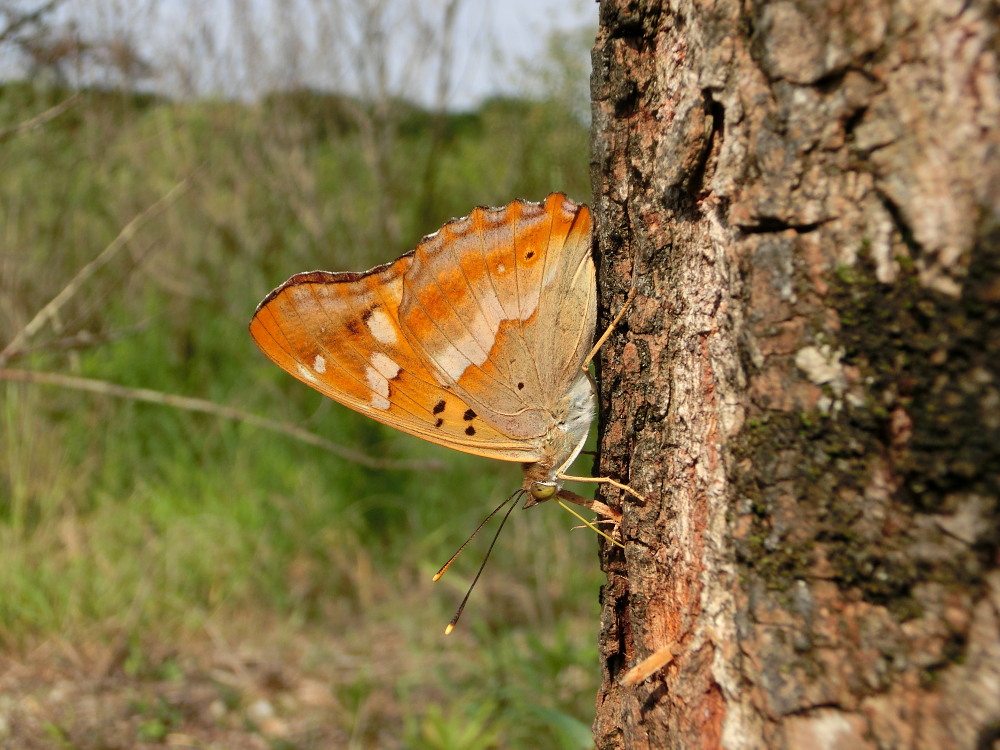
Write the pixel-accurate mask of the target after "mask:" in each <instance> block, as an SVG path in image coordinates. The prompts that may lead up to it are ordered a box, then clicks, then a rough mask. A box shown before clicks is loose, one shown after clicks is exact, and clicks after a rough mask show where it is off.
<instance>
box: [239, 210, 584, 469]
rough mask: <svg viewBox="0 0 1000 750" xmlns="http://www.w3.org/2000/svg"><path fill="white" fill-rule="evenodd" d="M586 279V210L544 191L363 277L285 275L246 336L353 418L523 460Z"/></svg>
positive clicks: (572, 338)
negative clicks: (541, 198)
mask: <svg viewBox="0 0 1000 750" xmlns="http://www.w3.org/2000/svg"><path fill="white" fill-rule="evenodd" d="M593 274H594V270H593V261H592V260H591V258H590V214H589V211H588V210H587V208H586V206H577V205H576V204H573V203H571V202H570V201H568V200H567V199H566V198H565V196H562V195H560V194H553V195H552V196H549V198H548V199H547V200H546V202H545V204H544V205H537V204H530V203H525V202H522V201H515V202H514V203H512V204H510V205H509V206H507V207H505V208H502V209H482V208H480V209H476V210H475V211H473V212H472V213H471V214H470V215H469V216H468V217H465V218H464V219H458V220H455V221H452V222H449V223H448V224H446V225H445V226H444V227H442V229H441V230H440V231H439V232H437V233H435V234H433V235H430V236H428V237H426V238H424V240H423V241H422V242H421V244H420V245H419V246H418V247H417V249H416V250H415V251H413V252H410V253H407V254H406V255H404V256H402V257H401V258H399V259H397V260H396V261H393V262H392V263H389V264H386V265H383V266H378V267H376V268H373V269H371V270H369V271H366V272H364V273H329V272H325V271H314V272H311V273H303V274H298V275H296V276H293V277H292V278H290V279H289V280H288V281H287V282H285V283H284V284H282V285H281V286H280V287H278V288H277V289H275V290H274V291H273V292H271V294H269V295H268V296H267V297H266V298H265V299H264V301H263V302H261V304H260V305H259V306H258V308H257V312H256V313H255V315H254V317H253V320H252V321H251V323H250V333H251V335H252V336H253V338H254V340H255V341H256V342H257V345H258V346H259V347H260V348H261V349H262V350H263V351H264V353H265V354H267V355H268V356H269V357H270V358H271V359H272V360H273V361H274V362H275V363H276V364H277V365H279V366H280V367H281V368H282V369H284V370H286V371H287V372H289V373H290V374H292V375H294V376H295V377H297V378H298V379H299V380H301V381H303V382H304V383H306V384H307V385H310V386H312V387H313V388H315V389H316V390H318V391H320V392H321V393H324V394H325V395H327V396H329V397H330V398H332V399H334V400H335V401H338V402H340V403H342V404H344V405H345V406H348V407H350V408H352V409H355V410H356V411H359V412H361V413H362V414H365V415H367V416H369V417H372V418H373V419H376V420H378V421H380V422H383V423H384V424H387V425H389V426H391V427H394V428H396V429H398V430H401V431H403V432H407V433H409V434H412V435H415V436H417V437H420V438H423V439H425V440H429V441H431V442H434V443H438V444H441V445H445V446H447V447H449V448H454V449H456V450H460V451H464V452H467V453H474V454H477V455H481V456H486V457H490V458H497V459H501V460H506V461H521V462H533V461H537V460H538V459H539V458H540V456H541V455H542V448H541V446H540V440H541V438H542V437H543V436H545V435H546V434H547V432H548V431H549V429H551V426H552V416H551V411H550V409H549V408H548V407H549V406H550V404H549V403H547V402H549V401H553V402H554V400H557V399H559V398H560V397H562V396H563V395H564V394H565V392H566V390H568V388H569V387H570V384H571V383H572V381H573V378H575V377H576V376H577V374H578V372H579V368H580V367H581V366H582V365H583V364H584V361H583V360H584V359H585V358H586V354H587V352H588V351H589V347H590V344H591V341H592V339H593V333H594V326H595V320H596V291H595V289H594V279H593ZM581 352H582V354H581ZM560 389H561V390H560ZM546 394H551V396H547V395H546Z"/></svg>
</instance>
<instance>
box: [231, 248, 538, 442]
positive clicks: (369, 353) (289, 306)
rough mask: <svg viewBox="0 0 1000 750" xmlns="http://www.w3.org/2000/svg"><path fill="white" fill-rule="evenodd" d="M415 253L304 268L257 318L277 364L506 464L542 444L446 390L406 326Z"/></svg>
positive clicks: (405, 425)
mask: <svg viewBox="0 0 1000 750" xmlns="http://www.w3.org/2000/svg"><path fill="white" fill-rule="evenodd" d="M411 260H412V256H411V255H404V256H403V257H402V258H400V259H399V260H397V261H395V262H394V263H392V264H389V265H387V266H381V267H379V268H377V269H373V270H372V271H370V272H368V273H366V274H353V273H327V272H324V271H315V272H312V273H306V274H298V275H296V276H293V277H292V278H291V279H289V280H288V281H287V282H285V283H284V284H283V285H282V286H280V287H279V288H278V289H276V290H274V291H273V292H272V293H271V294H270V295H268V297H267V298H266V299H265V300H264V301H263V302H262V303H261V304H260V306H259V307H258V309H257V312H256V314H255V315H254V317H253V320H252V321H251V324H250V333H251V335H252V336H253V338H254V340H255V341H256V342H257V345H258V346H259V347H260V348H261V349H262V350H263V351H264V353H265V354H267V355H268V356H269V357H270V358H271V359H272V360H273V361H274V362H275V363H276V364H277V365H278V366H280V367H281V368H282V369H284V370H286V371H287V372H289V373H290V374H292V375H294V376H295V377H297V378H298V379H299V380H301V381H302V382H304V383H306V384H307V385H310V386H312V387H313V388H315V389H316V390H318V391H320V392H321V393H323V394H324V395H326V396H329V397H330V398H332V399H334V400H335V401H338V402H340V403H342V404H344V405H345V406H348V407H350V408H352V409H355V410H356V411H359V412H361V413H363V414H365V415H367V416H369V417H372V418H373V419H376V420H378V421H380V422H383V423H385V424H388V425H389V426H391V427H394V428H396V429H398V430H402V431H403V432H408V433H410V434H412V435H416V436H417V437H421V438H423V439H425V440H429V441H431V442H435V443H440V444H442V445H446V446H448V447H450V448H455V449H456V450H461V451H464V452H467V453H475V454H478V455H482V456H487V457H490V458H498V459H501V460H507V461H532V460H535V457H536V455H537V452H536V450H535V448H534V446H531V445H526V444H523V443H518V442H517V441H514V440H512V439H511V438H510V437H509V436H506V435H503V434H502V433H500V432H498V431H497V430H496V429H494V428H492V427H490V426H489V425H487V424H483V423H482V422H481V421H479V422H477V423H476V424H475V425H473V424H470V421H471V420H468V419H466V418H465V417H466V415H467V414H468V412H469V408H470V407H469V406H468V404H465V403H464V402H463V401H462V399H461V398H460V397H459V396H457V395H456V394H455V393H453V392H450V391H447V390H445V389H444V388H442V387H441V386H440V385H438V383H437V379H436V375H435V374H433V373H431V372H430V371H428V370H427V367H426V365H425V364H424V361H423V359H422V358H421V357H419V356H417V355H416V354H415V353H414V351H413V349H412V347H411V346H410V344H409V342H408V341H407V340H406V338H405V336H403V335H402V332H401V331H400V330H399V324H398V319H397V315H398V305H399V298H400V296H401V294H402V277H403V274H404V273H405V272H406V269H407V268H408V266H409V264H410V262H411Z"/></svg>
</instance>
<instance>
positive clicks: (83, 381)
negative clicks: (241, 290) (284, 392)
mask: <svg viewBox="0 0 1000 750" xmlns="http://www.w3.org/2000/svg"><path fill="white" fill-rule="evenodd" d="M0 380H8V381H12V382H19V383H36V384H40V385H56V386H60V387H62V388H73V389H75V390H78V391H87V392H88V393H96V394H99V395H102V396H113V397H115V398H124V399H128V400H130V401H144V402H146V403H149V404H160V405H161V406H171V407H173V408H175V409H184V410H185V411H193V412H201V413H202V414H211V415H212V416H215V417H222V418H223V419H231V420H234V421H237V422H243V423H245V424H249V425H253V426H254V427H261V428H263V429H265V430H271V431H272V432H279V433H281V434H283V435H288V436H289V437H292V438H295V439H296V440H300V441H301V442H303V443H308V444H309V445H314V446H316V447H317V448H322V449H323V450H325V451H329V452H330V453H333V454H335V455H337V456H340V457H341V458H344V459H346V460H348V461H353V462H354V463H358V464H361V465H362V466H367V467H369V468H372V469H392V470H406V471H427V470H430V471H440V470H441V468H442V465H441V463H440V462H438V461H433V460H393V459H381V458H372V457H371V456H368V455H366V454H364V453H361V452H360V451H356V450H352V449H351V448H345V447H344V446H342V445H337V444H336V443H334V442H331V441H329V440H327V439H326V438H322V437H320V436H319V435H316V434H315V433H312V432H309V431H308V430H303V429H302V428H301V427H297V426H296V425H294V424H291V423H288V422H279V421H278V420H275V419H268V418H267V417H261V416H259V415H257V414H251V413H250V412H246V411H243V410H242V409H236V408H234V407H231V406H220V405H219V404H216V403H213V402H212V401H206V400H204V399H200V398H191V397H190V396H177V395H175V394H172V393H163V392H161V391H154V390H151V389H149V388H131V387H128V386H124V385H117V384H116V383H108V382H106V381H104V380H94V379H92V378H81V377H77V376H74V375H61V374H59V373H54V372H32V371H30V370H0Z"/></svg>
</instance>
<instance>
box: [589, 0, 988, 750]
mask: <svg viewBox="0 0 1000 750" xmlns="http://www.w3.org/2000/svg"><path fill="white" fill-rule="evenodd" d="M998 37H1000V33H998V21H997V12H996V6H994V5H992V4H991V3H989V2H987V1H986V0H969V1H968V2H961V1H959V0H910V1H909V2H906V1H904V0H900V2H894V3H893V2H888V0H843V1H842V2H839V3H833V4H827V3H824V2H818V1H816V0H782V1H778V2H764V0H759V1H758V2H744V3H739V2H734V1H733V0H718V2H714V3H705V2H694V1H693V0H672V2H653V1H648V2H636V0H631V1H629V0H615V1H612V0H603V1H602V2H601V28H600V31H599V33H598V39H597V45H596V48H595V51H594V77H593V82H592V85H593V98H594V135H593V164H592V171H593V182H594V191H595V206H594V208H595V216H596V224H597V226H598V243H599V251H600V259H601V260H600V269H599V274H600V290H601V291H600V294H601V303H602V306H603V309H604V311H605V314H607V313H608V312H609V311H613V310H616V309H618V308H619V307H620V306H621V304H622V301H623V300H624V298H625V295H626V294H627V292H628V290H629V288H630V286H631V285H633V284H634V285H635V286H636V288H637V291H638V294H637V297H636V300H635V302H634V304H633V306H632V307H631V308H630V309H629V312H628V314H627V316H626V318H625V321H626V325H625V326H622V327H621V328H620V329H619V331H618V333H617V334H616V335H615V336H614V337H613V338H612V339H611V341H610V342H609V343H608V344H607V345H606V346H605V348H604V350H603V351H602V354H601V362H600V365H601V390H602V393H601V398H602V403H603V404H605V405H606V411H605V412H603V413H602V414H601V419H602V438H601V444H600V450H601V454H600V461H599V473H600V474H601V475H603V476H610V477H615V478H618V479H622V480H625V481H628V482H629V484H631V485H632V486H633V487H634V488H635V489H636V490H638V491H639V492H641V493H643V494H644V496H645V498H646V499H645V501H644V502H639V501H636V500H634V499H632V498H630V497H627V496H623V495H620V494H619V493H613V492H604V493H603V499H604V500H605V501H606V502H609V503H611V504H620V506H621V508H622V511H623V519H622V522H621V524H620V527H619V530H618V531H619V533H620V537H621V539H622V541H623V542H624V545H625V548H624V550H622V549H620V548H618V547H615V546H611V545H608V544H604V545H602V550H601V556H602V561H603V565H604V567H605V570H606V572H607V575H608V582H607V585H606V586H605V587H604V589H603V593H602V601H603V615H602V623H601V658H602V664H603V669H604V681H603V685H602V687H601V691H600V694H599V696H598V700H597V719H596V721H595V725H594V731H595V737H596V741H597V747H598V748H601V749H605V748H695V747H729V748H796V749H799V748H843V749H844V750H846V749H847V748H911V747H913V748H917V747H919V748H993V747H997V746H998V743H1000V625H998V623H1000V570H998V568H1000V560H998V543H1000V529H998V521H997V514H998V507H997V506H998V502H997V498H998V494H1000V486H998V485H1000V480H998V475H1000V326H998V323H1000V124H998V123H1000V95H998V89H1000V84H998V81H1000V78H998V69H997V56H996V54H997V53H996V49H997V44H996V43H997V39H998ZM657 654H659V655H660V656H661V657H662V658H660V659H654V660H652V661H644V660H646V659H647V658H648V657H650V656H651V655H657ZM671 657H672V658H671ZM638 664H641V665H643V668H642V669H641V670H640V672H639V673H637V672H635V671H632V672H629V671H628V670H630V669H631V668H633V667H635V666H636V665H638ZM647 673H648V674H647ZM626 676H627V679H625V680H624V682H623V677H626Z"/></svg>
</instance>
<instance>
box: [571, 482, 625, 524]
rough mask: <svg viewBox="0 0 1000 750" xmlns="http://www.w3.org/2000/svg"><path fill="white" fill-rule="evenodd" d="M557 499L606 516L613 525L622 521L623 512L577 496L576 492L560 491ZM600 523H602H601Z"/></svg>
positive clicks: (598, 501)
mask: <svg viewBox="0 0 1000 750" xmlns="http://www.w3.org/2000/svg"><path fill="white" fill-rule="evenodd" d="M556 497H558V498H560V499H562V500H566V501H568V502H571V503H573V504H575V505H579V506H580V507H581V508H586V509H587V510H592V511H593V512H594V513H596V514H597V515H599V516H604V517H605V518H606V519H608V520H609V521H610V522H611V523H614V524H617V523H618V522H619V521H621V520H622V514H621V511H618V510H614V509H613V508H610V507H609V506H607V505H605V504H604V503H602V502H601V501H600V500H591V499H590V498H587V497H583V495H577V494H576V493H575V492H571V491H570V490H559V492H558V494H557V495H556ZM598 523H601V522H600V521H599V522H598Z"/></svg>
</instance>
